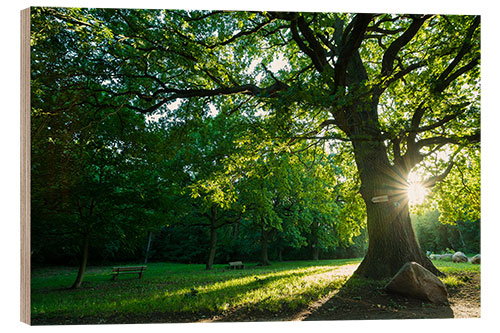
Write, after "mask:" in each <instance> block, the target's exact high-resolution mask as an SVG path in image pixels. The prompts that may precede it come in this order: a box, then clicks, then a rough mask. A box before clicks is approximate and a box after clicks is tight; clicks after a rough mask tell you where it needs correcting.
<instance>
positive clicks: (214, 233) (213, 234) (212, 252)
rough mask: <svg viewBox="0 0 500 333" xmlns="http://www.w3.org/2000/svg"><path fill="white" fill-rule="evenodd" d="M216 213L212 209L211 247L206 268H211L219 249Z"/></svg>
mask: <svg viewBox="0 0 500 333" xmlns="http://www.w3.org/2000/svg"><path fill="white" fill-rule="evenodd" d="M216 222H217V220H216V215H215V211H214V210H213V209H212V215H211V218H210V249H209V253H208V261H207V264H206V269H207V270H211V269H212V267H213V264H214V260H215V251H216V249H217V225H216Z"/></svg>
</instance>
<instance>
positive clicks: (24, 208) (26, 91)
mask: <svg viewBox="0 0 500 333" xmlns="http://www.w3.org/2000/svg"><path fill="white" fill-rule="evenodd" d="M30 16H31V10H30V8H27V9H24V10H22V11H21V103H20V105H21V131H20V133H21V161H20V165H21V190H20V193H21V214H20V215H21V313H20V314H21V321H22V322H24V323H26V324H28V325H30V324H31V174H30V170H31V121H30V119H31V117H30V113H31V112H30V110H31V99H30V94H31V89H30V78H31V63H30V62H31V56H30V31H31V29H30V26H31V20H30Z"/></svg>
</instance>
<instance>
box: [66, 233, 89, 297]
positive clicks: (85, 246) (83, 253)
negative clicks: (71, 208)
mask: <svg viewBox="0 0 500 333" xmlns="http://www.w3.org/2000/svg"><path fill="white" fill-rule="evenodd" d="M89 240H90V232H87V233H86V234H85V235H84V237H83V243H82V247H81V249H80V267H79V268H78V275H77V276H76V280H75V282H74V283H73V285H72V286H71V289H77V288H80V286H81V285H82V281H83V276H84V275H85V270H86V269H87V260H88V257H89Z"/></svg>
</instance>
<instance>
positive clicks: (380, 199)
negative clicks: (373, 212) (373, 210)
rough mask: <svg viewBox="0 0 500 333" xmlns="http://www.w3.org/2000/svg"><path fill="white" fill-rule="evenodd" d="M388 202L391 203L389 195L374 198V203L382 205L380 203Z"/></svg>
mask: <svg viewBox="0 0 500 333" xmlns="http://www.w3.org/2000/svg"><path fill="white" fill-rule="evenodd" d="M387 201H389V196H387V195H381V196H378V197H373V198H372V202H373V203H380V202H387Z"/></svg>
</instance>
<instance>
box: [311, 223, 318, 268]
mask: <svg viewBox="0 0 500 333" xmlns="http://www.w3.org/2000/svg"><path fill="white" fill-rule="evenodd" d="M318 228H319V226H318V224H317V222H313V224H312V226H311V232H312V244H311V255H312V260H319V246H318V243H319V241H318Z"/></svg>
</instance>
